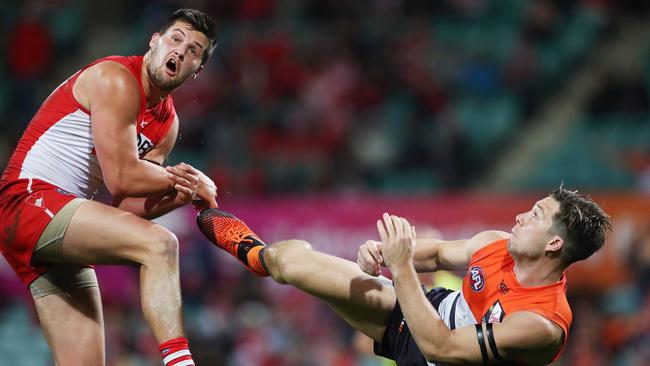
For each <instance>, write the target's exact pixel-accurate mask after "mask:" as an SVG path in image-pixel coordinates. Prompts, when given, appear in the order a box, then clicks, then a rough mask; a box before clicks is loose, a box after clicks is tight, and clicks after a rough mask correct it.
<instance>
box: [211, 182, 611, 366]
mask: <svg viewBox="0 0 650 366" xmlns="http://www.w3.org/2000/svg"><path fill="white" fill-rule="evenodd" d="M198 221H199V226H200V227H201V230H202V231H203V233H204V234H206V236H207V237H208V238H209V239H210V240H212V241H213V242H214V243H215V244H217V245H218V246H219V247H221V248H223V249H225V250H227V251H228V252H229V253H231V254H232V255H233V256H235V257H236V258H238V259H239V260H240V261H241V262H242V263H244V264H245V265H246V266H247V267H248V268H249V269H250V270H251V271H253V272H255V273H256V274H258V275H261V276H271V277H272V278H273V280H275V281H276V282H278V283H283V284H290V285H292V286H295V287H297V288H299V289H301V290H303V291H305V292H307V293H309V294H312V295H314V296H316V297H318V298H320V299H321V300H323V301H325V302H326V303H327V304H328V305H329V306H330V307H331V308H332V309H333V310H334V311H336V312H337V313H338V314H339V315H340V316H341V317H342V318H343V319H344V320H345V321H347V322H348V323H349V324H350V325H351V326H353V327H354V328H356V329H357V330H359V331H361V332H362V333H364V334H366V335H367V336H369V337H370V338H372V339H374V341H375V353H377V354H378V355H382V356H385V357H387V358H390V359H393V360H395V361H396V362H397V365H436V364H466V363H472V364H476V363H501V364H516V363H524V364H531V365H543V364H547V363H550V362H552V361H554V360H556V359H557V358H558V356H559V354H560V352H561V351H562V349H563V347H564V344H565V342H566V339H567V336H568V330H569V326H570V324H571V319H572V315H571V309H570V307H569V304H568V302H567V299H566V295H565V291H566V278H565V275H564V270H565V269H566V268H567V267H568V266H569V265H570V264H571V263H573V262H575V261H578V260H582V259H585V258H587V257H589V256H590V255H591V254H593V253H594V252H596V251H597V250H598V249H600V248H601V247H602V245H603V244H604V242H605V236H606V233H607V231H610V230H611V223H610V220H609V216H608V215H607V214H606V213H605V212H604V211H603V210H602V209H601V208H600V207H599V206H598V205H597V204H596V203H594V202H593V201H592V200H590V199H589V198H587V197H584V196H582V195H580V194H578V193H577V192H572V191H568V190H566V189H562V188H559V189H556V190H555V191H553V192H552V193H551V194H550V195H549V196H547V197H545V198H543V199H541V200H539V201H537V202H536V203H535V204H534V206H533V207H532V208H531V209H530V210H529V211H528V212H525V213H522V214H520V215H517V217H516V219H515V221H516V224H515V226H514V227H513V229H512V232H511V233H506V232H502V231H484V232H481V233H479V234H477V235H475V236H473V237H472V238H470V239H466V240H455V241H442V240H434V239H417V240H416V235H415V228H413V227H412V226H411V225H410V224H409V222H408V221H407V220H406V219H404V218H401V217H397V216H391V215H388V214H384V216H383V220H378V221H377V228H378V231H379V236H380V237H381V241H380V242H379V241H372V240H371V241H367V242H366V243H365V244H363V245H361V247H360V248H359V252H358V259H357V263H354V262H350V261H347V260H344V259H341V258H337V257H333V256H330V255H327V254H324V253H320V252H317V251H314V250H312V249H311V247H310V245H309V243H307V242H305V241H301V240H288V241H283V242H278V243H274V244H272V245H268V246H267V245H265V244H264V243H263V242H262V240H261V239H260V238H259V237H257V236H256V235H255V234H254V233H253V232H252V231H251V230H250V229H249V228H248V227H247V226H246V225H245V224H244V223H243V222H241V221H240V220H238V219H237V218H235V217H234V216H232V215H230V214H228V213H225V212H223V211H220V210H217V209H208V210H204V211H202V212H201V214H200V215H199V218H198ZM382 266H386V267H388V268H389V269H390V272H391V273H392V283H391V281H390V280H388V279H386V278H385V277H382V276H380V269H381V267H382ZM459 268H466V269H467V274H466V276H465V278H464V280H463V287H462V290H461V291H452V290H448V289H444V288H434V289H432V290H431V291H429V292H424V291H423V290H422V287H421V284H420V281H419V279H418V276H417V273H418V272H430V271H436V270H438V269H459Z"/></svg>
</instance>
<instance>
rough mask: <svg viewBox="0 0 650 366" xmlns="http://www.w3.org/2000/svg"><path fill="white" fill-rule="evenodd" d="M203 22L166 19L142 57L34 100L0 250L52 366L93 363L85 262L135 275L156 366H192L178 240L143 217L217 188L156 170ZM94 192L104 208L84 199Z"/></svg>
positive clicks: (2, 197) (204, 31)
mask: <svg viewBox="0 0 650 366" xmlns="http://www.w3.org/2000/svg"><path fill="white" fill-rule="evenodd" d="M215 44H216V33H215V30H214V22H213V20H212V19H211V18H210V17H209V16H208V15H207V14H205V13H203V12H201V11H198V10H194V9H181V10H178V11H176V12H174V13H173V14H172V15H171V17H170V18H169V19H168V21H167V22H166V23H165V24H164V25H163V26H162V27H161V28H160V30H159V31H158V32H156V33H154V34H153V35H152V37H151V39H150V41H149V47H150V48H149V50H148V51H147V52H146V53H145V55H144V56H111V57H106V58H103V59H100V60H97V61H95V62H93V63H91V64H89V65H88V66H86V67H84V68H82V69H81V70H80V71H79V72H77V73H75V74H74V75H73V76H71V77H70V78H69V79H68V80H66V81H65V82H64V83H62V84H61V85H60V86H59V87H58V88H57V89H55V90H54V91H53V92H52V94H51V95H50V96H49V97H48V98H47V99H46V100H45V102H44V103H43V105H42V106H41V108H40V109H39V110H38V111H37V113H36V114H35V115H34V117H33V119H32V121H31V122H30V124H29V125H28V126H27V129H26V130H25V133H24V134H23V136H22V138H21V139H20V141H19V142H18V146H17V148H16V150H15V152H14V154H13V155H12V157H11V159H10V161H9V164H8V166H7V169H6V170H5V172H4V174H3V176H2V180H0V226H1V227H2V228H1V229H2V230H0V251H1V252H2V254H3V255H4V256H5V258H6V259H7V261H8V262H9V263H10V264H11V266H12V267H13V269H14V270H15V271H16V273H17V274H18V276H19V277H20V278H21V280H22V281H23V282H24V283H25V285H26V286H28V287H29V289H30V291H31V293H32V297H33V298H34V304H35V307H36V311H37V313H38V317H39V320H40V322H41V326H42V328H43V333H44V334H45V339H46V341H47V342H48V344H49V346H50V348H51V349H52V351H53V354H54V360H55V363H56V364H57V365H104V364H105V362H106V361H105V346H104V324H103V318H102V307H101V299H100V292H99V288H98V283H97V279H96V276H95V273H94V270H93V268H92V267H89V266H88V265H92V264H125V265H133V266H138V267H139V268H140V298H141V303H142V311H143V313H144V317H145V320H146V321H147V323H148V325H149V327H150V328H151V330H152V332H153V335H154V337H155V338H156V340H157V341H158V343H159V344H160V351H161V354H162V357H163V361H164V363H165V365H169V366H173V365H194V362H193V361H192V356H191V354H190V351H189V346H188V342H187V339H186V338H185V334H184V330H183V325H182V311H181V290H180V281H179V268H178V240H177V238H176V236H175V235H174V234H173V233H171V232H170V231H169V230H167V229H165V228H163V227H161V226H160V225H157V224H155V223H153V222H151V221H149V220H148V219H151V218H154V217H158V216H160V215H162V214H164V213H167V212H169V211H171V210H173V209H175V208H178V207H181V206H183V205H186V204H189V203H194V204H195V205H197V206H199V207H202V208H206V207H216V206H217V203H216V195H217V188H216V186H215V184H214V183H213V182H212V180H210V179H209V178H208V177H206V176H205V175H204V174H203V173H201V172H200V171H198V170H197V169H195V168H193V167H192V166H190V165H188V164H184V163H181V164H178V165H176V166H171V167H164V166H163V164H164V162H165V159H166V158H167V156H168V154H169V152H170V151H171V149H172V147H173V146H174V143H175V141H176V136H177V134H178V124H179V120H178V116H177V115H176V111H175V109H174V104H173V100H172V97H171V95H170V94H171V93H172V92H173V91H174V90H175V89H176V88H177V87H179V86H180V85H181V84H183V83H184V82H185V81H186V80H188V79H190V78H192V77H194V78H195V77H196V76H197V74H198V73H199V72H200V71H201V70H202V68H203V67H204V64H205V62H206V61H207V60H208V58H209V57H210V55H211V54H212V51H213V49H214V46H215ZM102 186H105V187H106V188H107V189H108V191H109V192H110V193H111V194H112V195H113V198H114V205H113V206H114V207H113V206H109V205H105V204H102V203H99V202H96V201H93V200H92V198H93V196H94V195H95V193H96V192H97V190H98V189H99V188H101V187H102Z"/></svg>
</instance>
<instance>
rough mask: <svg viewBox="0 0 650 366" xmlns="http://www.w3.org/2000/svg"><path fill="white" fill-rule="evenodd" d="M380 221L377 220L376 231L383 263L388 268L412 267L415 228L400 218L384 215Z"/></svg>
mask: <svg viewBox="0 0 650 366" xmlns="http://www.w3.org/2000/svg"><path fill="white" fill-rule="evenodd" d="M383 219H384V220H383V221H382V220H377V230H378V231H379V237H381V248H382V254H383V258H384V263H386V266H388V268H391V269H392V268H393V267H397V266H404V265H409V266H412V265H413V253H414V251H415V228H414V227H412V226H411V225H410V224H409V222H408V221H407V220H406V219H405V218H402V217H397V216H395V215H389V214H387V213H385V214H384V217H383Z"/></svg>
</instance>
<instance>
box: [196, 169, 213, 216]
mask: <svg viewBox="0 0 650 366" xmlns="http://www.w3.org/2000/svg"><path fill="white" fill-rule="evenodd" d="M196 171H197V173H198V175H199V190H198V192H197V198H198V200H194V202H192V206H194V208H196V209H197V210H202V209H204V208H217V207H219V205H218V204H217V185H216V184H214V182H213V181H212V179H210V178H209V177H208V176H207V175H205V174H203V172H201V171H200V170H198V169H196Z"/></svg>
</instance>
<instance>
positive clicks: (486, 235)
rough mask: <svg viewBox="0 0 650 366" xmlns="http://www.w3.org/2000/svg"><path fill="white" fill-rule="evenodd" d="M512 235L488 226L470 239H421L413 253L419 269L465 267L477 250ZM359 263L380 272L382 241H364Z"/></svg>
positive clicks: (432, 269)
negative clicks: (489, 228) (488, 228)
mask: <svg viewBox="0 0 650 366" xmlns="http://www.w3.org/2000/svg"><path fill="white" fill-rule="evenodd" d="M509 235H510V234H508V233H506V232H503V231H497V230H488V231H483V232H481V233H478V234H476V235H474V236H473V237H472V238H470V239H462V240H440V239H433V238H432V239H417V240H416V245H415V249H414V253H413V266H414V267H415V270H416V271H417V272H419V273H422V272H433V271H437V270H458V269H464V268H466V267H467V265H468V264H469V262H470V259H471V258H472V255H473V254H474V253H475V252H476V251H477V250H479V249H480V248H482V247H484V246H486V245H488V244H490V243H493V242H495V241H497V240H501V239H505V238H507V237H509ZM357 263H358V264H359V267H360V268H361V269H362V270H363V271H364V272H366V273H368V274H370V275H373V276H378V275H379V274H380V268H381V266H383V265H385V264H384V261H383V256H382V243H381V242H378V241H375V240H368V241H367V242H365V243H364V244H363V245H361V247H359V251H358V253H357Z"/></svg>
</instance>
